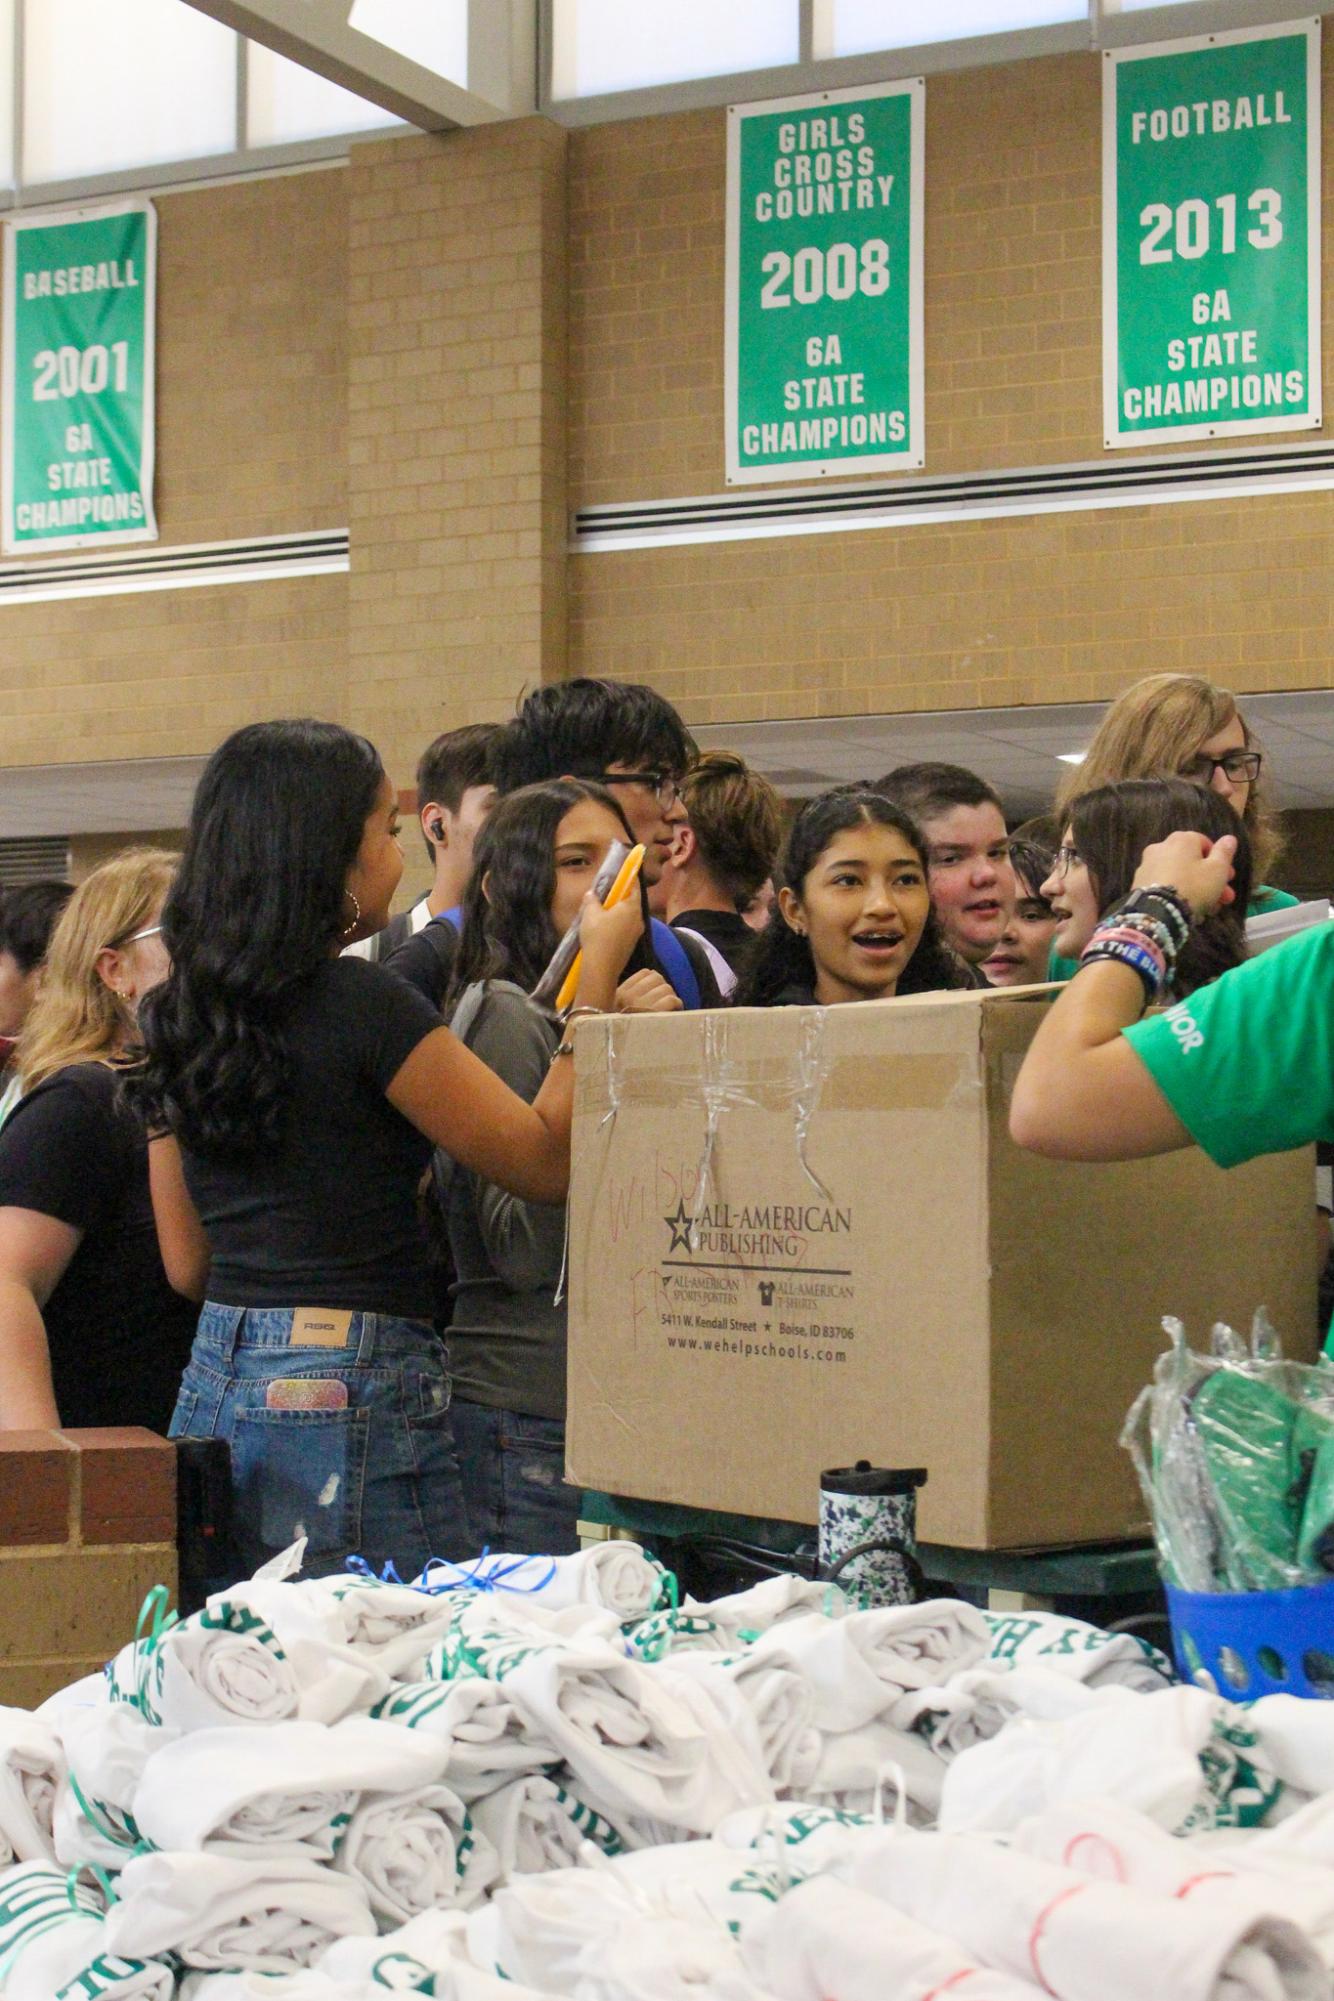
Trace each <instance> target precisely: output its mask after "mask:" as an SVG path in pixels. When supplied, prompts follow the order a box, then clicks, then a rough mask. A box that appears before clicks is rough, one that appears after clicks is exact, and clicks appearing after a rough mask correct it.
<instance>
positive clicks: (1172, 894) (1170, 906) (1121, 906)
mask: <svg viewBox="0 0 1334 2001" xmlns="http://www.w3.org/2000/svg"><path fill="white" fill-rule="evenodd" d="M1132 913H1134V914H1139V913H1143V914H1144V915H1145V916H1148V917H1157V918H1160V919H1161V920H1162V921H1163V922H1164V923H1165V924H1167V925H1168V926H1169V927H1170V929H1171V930H1172V932H1173V933H1174V935H1175V937H1176V943H1177V950H1178V951H1180V949H1181V947H1182V946H1183V945H1184V944H1185V942H1186V940H1187V938H1189V936H1190V933H1191V927H1192V925H1193V924H1194V922H1195V919H1194V917H1193V916H1192V914H1191V908H1190V905H1189V904H1188V903H1187V902H1186V899H1185V898H1184V897H1183V896H1182V895H1181V893H1180V892H1179V891H1178V890H1175V889H1173V888H1172V887H1171V885H1170V883H1165V882H1154V883H1149V884H1147V885H1146V886H1145V887H1144V888H1143V889H1134V890H1132V891H1131V892H1130V895H1129V896H1127V897H1124V898H1123V899H1122V901H1121V902H1120V903H1118V904H1117V906H1116V908H1115V910H1109V911H1108V912H1107V915H1108V917H1109V918H1110V917H1125V916H1129V915H1131V914H1132Z"/></svg>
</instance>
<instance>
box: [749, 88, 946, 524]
mask: <svg viewBox="0 0 1334 2001" xmlns="http://www.w3.org/2000/svg"><path fill="white" fill-rule="evenodd" d="M924 97H925V86H924V85H923V83H922V79H921V78H920V77H915V78H912V79H911V80H909V81H908V82H904V83H884V84H870V85H864V86H862V87H860V88H855V89H851V90H830V91H822V92H820V93H819V94H818V95H815V96H810V97H788V98H780V99H776V100H773V101H771V102H769V103H765V104H734V105H730V106H729V107H728V113H727V370H726V374H727V398H726V401H727V450H726V459H727V480H728V484H729V485H733V484H736V483H738V482H744V481H749V480H763V479H779V478H782V476H783V475H784V474H785V473H788V472H791V471H801V472H803V473H814V474H817V475H820V474H825V473H846V472H868V471H873V470H875V469H876V468H877V467H886V466H898V467H912V466H920V465H922V464H923V463H924V452H923V444H922V157H923V138H922V126H923V104H924Z"/></svg>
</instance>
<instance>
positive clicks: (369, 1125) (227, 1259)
mask: <svg viewBox="0 0 1334 2001" xmlns="http://www.w3.org/2000/svg"><path fill="white" fill-rule="evenodd" d="M440 1026H441V1021H440V1017H439V1015H438V1014H437V1013H436V1012H435V1009H434V1008H432V1007H431V1006H430V1005H429V1003H428V1002H427V1001H425V1000H423V998H422V997H421V995H420V994H418V993H415V992H414V991H413V989H412V988H411V987H409V986H407V985H406V984H405V983H404V982H403V981H402V980H400V979H397V978H396V977H395V976H394V974H392V973H390V972H389V971H387V970H386V968H385V967H384V966H375V965H371V964H370V963H369V962H368V961H367V960H365V959H356V958H340V959H330V960H329V962H328V964H327V965H325V966H321V967H320V969H319V971H318V972H317V973H315V974H314V975H313V976H312V978H311V980H310V982H309V984H308V985H307V986H306V987H305V988H304V989H303V990H302V992H301V995H300V997H299V999H298V1000H297V1002H296V1003H295V1005H294V1008H293V1011H292V1014H291V1017H290V1019H289V1021H288V1024H287V1037H288V1043H289V1047H290V1048H291V1051H292V1055H293V1059H294V1082H293V1091H292V1097H291V1101H290V1104H289V1106H288V1110H287V1117H286V1123H285V1127H284V1132H283V1137H282V1141H281V1143H280V1145H279V1146H278V1147H277V1148H275V1149H274V1150H273V1151H271V1152H264V1151H261V1152H258V1153H254V1154H250V1155H248V1156H247V1157H246V1158H245V1159H244V1160H242V1161H230V1160H228V1161H223V1160H215V1159H206V1158H205V1157H204V1156H202V1155H200V1154H197V1153H195V1152H193V1151H192V1150H191V1149H190V1148H188V1147H185V1146H182V1148H181V1154H182V1158H183V1160H184V1164H185V1178H186V1182H187V1184H188V1186H189V1189H190V1194H191V1196H192V1197H193V1199H194V1203H195V1207H196V1208H197V1209H198V1211H199V1217H200V1221H201V1222H202V1223H203V1225H204V1229H205V1231H206V1232H207V1234H208V1239H209V1243H210V1245H211V1246H212V1250H213V1269H212V1274H211V1276H210V1279H209V1288H208V1291H209V1298H210V1299H214V1300H216V1301H217V1302H218V1303H219V1304H220V1305H223V1306H333V1307H345V1308H349V1309H350V1310H351V1311H352V1312H354V1313H392V1314H399V1315H401V1316H403V1317H405V1318H407V1319H414V1320H429V1319H430V1318H431V1313H432V1305H433V1293H432V1286H431V1275H430V1271H429V1268H428V1265H427V1259H426V1245H425V1240H424V1238H423V1235H422V1231H421V1228H420V1225H419V1223H418V1220H417V1211H416V1192H417V1184H418V1182H419V1181H420V1180H421V1177H422V1174H423V1173H424V1172H425V1169H426V1166H427V1163H428V1162H429V1160H430V1158H431V1142H430V1140H428V1139H427V1138H426V1136H425V1134H424V1133H420V1132H418V1130H417V1128H416V1127H415V1126H414V1125H412V1124H411V1123H410V1122H409V1121H408V1120H407V1119H405V1118H404V1117H403V1115H402V1113H401V1112H397V1111H395V1109H394V1107H393V1106H392V1105H391V1104H390V1102H389V1100H388V1099H387V1098H386V1097H385V1089H386V1087H387V1086H388V1085H389V1083H390V1082H391V1081H392V1080H393V1078H394V1077H395V1076H396V1075H397V1073H398V1071H399V1070H400V1069H401V1068H402V1065H403V1064H404V1062H405V1061H406V1060H407V1058H408V1057H409V1056H410V1055H411V1054H412V1051H413V1050H414V1049H415V1048H416V1046H417V1044H418V1043H419V1042H421V1041H422V1040H423V1039H424V1038H425V1037H426V1036H428V1035H429V1034H430V1033H431V1032H432V1030H433V1029H437V1028H439V1027H440Z"/></svg>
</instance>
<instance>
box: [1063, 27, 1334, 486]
mask: <svg viewBox="0 0 1334 2001" xmlns="http://www.w3.org/2000/svg"><path fill="white" fill-rule="evenodd" d="M1102 245H1103V273H1102V276H1103V423H1104V429H1105V437H1106V443H1107V444H1108V446H1125V445H1139V444H1166V443H1172V442H1174V441H1184V440H1189V439H1192V438H1227V437H1239V436H1244V435H1246V434H1247V433H1257V434H1261V433H1265V432H1272V431H1304V430H1313V429H1314V428H1315V427H1316V426H1317V425H1318V424H1319V422H1320V417H1321V407H1320V393H1321V385H1320V23H1319V21H1318V20H1306V21H1299V22H1296V23H1292V24H1290V25H1287V26H1284V27H1270V28H1248V29H1244V30H1239V31H1237V32H1235V33H1233V32H1228V33H1219V34H1214V35H1200V36H1196V37H1194V38H1193V39H1190V40H1184V41H1177V42H1157V43H1153V44H1150V45H1149V46H1147V47H1143V48H1132V49H1117V50H1109V51H1108V52H1107V53H1106V54H1105V56H1104V58H1103V237H1102Z"/></svg>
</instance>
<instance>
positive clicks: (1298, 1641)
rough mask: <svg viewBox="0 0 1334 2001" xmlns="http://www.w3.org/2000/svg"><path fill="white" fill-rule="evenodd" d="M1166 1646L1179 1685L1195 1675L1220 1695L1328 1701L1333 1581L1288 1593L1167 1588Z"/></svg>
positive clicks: (1333, 1669) (1333, 1664) (1332, 1688)
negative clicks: (1169, 1641)
mask: <svg viewBox="0 0 1334 2001" xmlns="http://www.w3.org/2000/svg"><path fill="white" fill-rule="evenodd" d="M1167 1606H1168V1610H1169V1611H1170V1613H1171V1615H1172V1644H1173V1649H1174V1651H1175V1653H1176V1659H1177V1666H1178V1668H1179V1669H1180V1670H1181V1673H1182V1675H1183V1676H1184V1677H1185V1679H1186V1680H1187V1681H1194V1680H1195V1678H1196V1676H1197V1675H1198V1674H1199V1673H1200V1672H1201V1670H1203V1671H1204V1672H1206V1673H1207V1674H1209V1675H1211V1676H1212V1677H1213V1680H1214V1684H1215V1686H1216V1687H1217V1689H1218V1693H1219V1694H1220V1695H1225V1696H1227V1697H1229V1698H1230V1699H1232V1700H1236V1701H1240V1702H1251V1701H1253V1700H1255V1699H1256V1698H1257V1697H1259V1696H1261V1695H1302V1696H1306V1697H1308V1698H1310V1699H1312V1700H1323V1701H1326V1702H1328V1701H1331V1700H1334V1578H1332V1579H1331V1580H1330V1582H1329V1583H1328V1584H1303V1585H1299V1586H1298V1587H1297V1588H1296V1589H1295V1590H1292V1591H1217V1592H1207V1591H1179V1590H1177V1588H1176V1587H1175V1585H1171V1584H1169V1585H1168V1586H1167Z"/></svg>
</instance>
